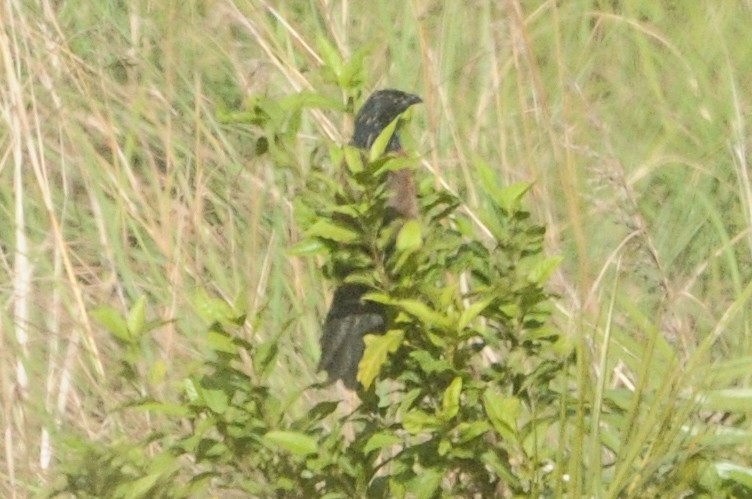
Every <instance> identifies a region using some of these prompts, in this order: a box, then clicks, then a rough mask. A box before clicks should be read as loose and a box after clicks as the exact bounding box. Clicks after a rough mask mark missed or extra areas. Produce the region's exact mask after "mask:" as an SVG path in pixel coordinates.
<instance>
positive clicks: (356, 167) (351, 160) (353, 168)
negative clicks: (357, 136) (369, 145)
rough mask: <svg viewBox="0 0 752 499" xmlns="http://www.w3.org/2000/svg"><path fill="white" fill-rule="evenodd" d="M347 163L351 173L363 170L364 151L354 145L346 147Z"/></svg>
mask: <svg viewBox="0 0 752 499" xmlns="http://www.w3.org/2000/svg"><path fill="white" fill-rule="evenodd" d="M343 151H344V154H345V165H347V169H348V170H350V173H353V174H357V173H360V172H362V171H363V151H361V150H360V149H358V148H357V147H353V146H345V147H344V150H343Z"/></svg>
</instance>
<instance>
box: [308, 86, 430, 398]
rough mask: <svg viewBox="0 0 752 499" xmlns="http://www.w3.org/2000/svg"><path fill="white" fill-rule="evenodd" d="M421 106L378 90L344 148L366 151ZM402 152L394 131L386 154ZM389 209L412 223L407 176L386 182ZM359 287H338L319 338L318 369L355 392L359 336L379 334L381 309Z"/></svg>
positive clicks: (389, 91)
mask: <svg viewBox="0 0 752 499" xmlns="http://www.w3.org/2000/svg"><path fill="white" fill-rule="evenodd" d="M419 102H421V99H420V97H418V96H417V95H412V94H408V93H405V92H402V91H400V90H392V89H387V90H378V91H376V92H374V93H373V94H372V95H371V96H370V97H369V98H368V100H367V101H366V103H365V104H363V107H361V109H360V111H358V114H357V115H356V117H355V128H354V131H353V136H352V140H351V141H350V143H351V144H352V145H354V146H355V147H358V148H361V149H370V148H371V146H372V145H373V142H374V141H375V140H376V138H377V137H378V136H379V134H380V133H381V132H382V131H383V130H384V128H386V127H387V126H388V125H389V124H390V123H391V122H392V121H393V120H394V119H395V118H396V117H397V116H399V115H400V114H401V113H403V112H404V111H405V110H407V109H408V108H409V107H410V106H412V105H414V104H417V103H419ZM401 149H402V145H401V143H400V138H399V130H398V127H397V128H395V132H394V134H393V135H392V137H391V138H390V140H389V143H388V145H387V148H386V152H396V151H399V150H401ZM389 187H390V189H391V191H392V192H391V196H392V199H391V202H390V205H391V206H392V207H393V208H394V210H395V211H396V212H397V215H398V216H402V217H412V216H415V214H416V213H415V212H416V210H417V201H416V200H415V185H414V182H413V180H412V175H411V174H410V172H408V171H406V170H405V171H401V172H394V173H393V174H392V175H391V176H390V179H389ZM369 291H370V289H368V288H367V287H366V286H363V285H360V284H342V285H341V286H339V287H338V288H337V289H336V290H335V292H334V296H333V298H332V304H331V306H330V308H329V313H328V314H327V316H326V320H325V321H324V327H323V333H322V335H321V361H320V362H319V369H320V370H324V371H326V372H327V374H328V375H329V380H330V381H335V380H338V379H341V380H342V382H343V383H344V385H345V386H347V387H348V388H353V389H354V388H355V387H357V384H358V382H357V379H356V377H357V373H358V364H359V363H360V359H361V358H362V356H363V350H364V347H365V345H364V343H363V336H365V335H366V334H369V333H380V332H383V331H384V328H385V314H384V309H383V306H382V305H379V304H377V303H373V302H369V301H363V300H362V297H363V295H364V294H365V293H367V292H369Z"/></svg>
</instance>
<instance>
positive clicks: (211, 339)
mask: <svg viewBox="0 0 752 499" xmlns="http://www.w3.org/2000/svg"><path fill="white" fill-rule="evenodd" d="M206 341H207V344H208V345H209V348H211V349H212V350H213V351H215V352H222V353H229V354H232V355H234V354H235V353H237V351H238V347H237V346H236V345H235V342H233V340H232V337H230V336H229V335H228V334H227V333H225V332H224V331H217V330H214V329H212V330H209V332H208V333H207V334H206Z"/></svg>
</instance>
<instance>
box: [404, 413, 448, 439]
mask: <svg viewBox="0 0 752 499" xmlns="http://www.w3.org/2000/svg"><path fill="white" fill-rule="evenodd" d="M402 427H403V428H405V430H406V431H407V432H408V433H411V434H413V435H417V434H419V433H422V432H424V431H436V430H438V429H439V428H441V421H440V420H439V418H437V417H436V416H434V415H432V414H428V413H426V412H424V411H421V410H419V409H416V410H414V411H409V412H407V413H406V414H405V415H404V416H402Z"/></svg>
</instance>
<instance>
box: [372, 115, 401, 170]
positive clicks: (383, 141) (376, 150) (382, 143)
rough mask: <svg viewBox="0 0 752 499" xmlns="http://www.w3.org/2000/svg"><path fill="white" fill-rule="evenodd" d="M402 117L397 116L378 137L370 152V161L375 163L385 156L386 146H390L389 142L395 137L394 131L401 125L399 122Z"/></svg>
mask: <svg viewBox="0 0 752 499" xmlns="http://www.w3.org/2000/svg"><path fill="white" fill-rule="evenodd" d="M401 117H402V115H400V116H397V117H396V118H394V119H393V120H392V122H391V123H389V124H388V125H387V126H386V127H385V128H384V129H383V130H382V131H381V133H380V134H379V136H378V137H376V140H374V141H373V144H372V145H371V150H370V151H369V152H368V161H369V162H371V163H373V162H375V161H376V160H377V159H379V158H380V157H381V156H383V155H384V151H386V146H388V145H389V141H390V140H392V135H394V131H395V130H396V129H397V124H398V123H399V120H400V119H401Z"/></svg>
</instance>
